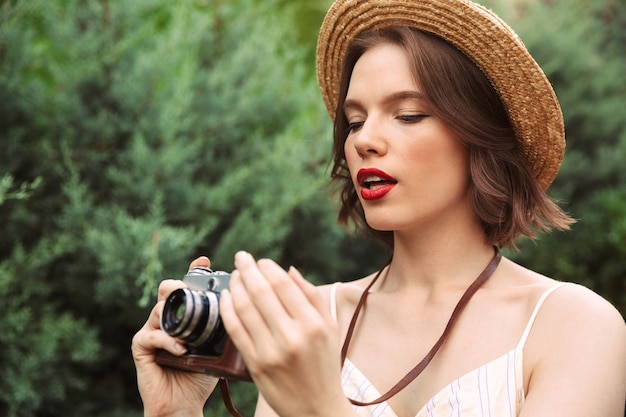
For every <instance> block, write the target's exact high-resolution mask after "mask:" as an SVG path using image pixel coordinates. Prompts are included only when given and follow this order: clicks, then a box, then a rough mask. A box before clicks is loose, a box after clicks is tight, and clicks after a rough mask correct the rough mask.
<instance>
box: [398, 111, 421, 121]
mask: <svg viewBox="0 0 626 417" xmlns="http://www.w3.org/2000/svg"><path fill="white" fill-rule="evenodd" d="M426 117H428V115H427V114H422V113H419V114H407V115H402V116H398V119H400V120H401V121H402V122H405V123H417V122H421V121H422V120H424V119H425V118H426Z"/></svg>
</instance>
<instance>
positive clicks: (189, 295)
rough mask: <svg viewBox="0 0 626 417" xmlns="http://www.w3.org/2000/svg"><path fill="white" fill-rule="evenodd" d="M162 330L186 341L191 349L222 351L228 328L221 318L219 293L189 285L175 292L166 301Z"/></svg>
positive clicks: (212, 352)
mask: <svg viewBox="0 0 626 417" xmlns="http://www.w3.org/2000/svg"><path fill="white" fill-rule="evenodd" d="M161 329H163V331H165V332H166V333H167V334H169V335H170V336H173V337H177V338H179V339H181V340H183V341H184V342H185V343H186V344H187V345H188V347H189V348H190V350H197V351H201V352H202V353H206V354H220V353H221V351H222V348H223V339H224V336H225V331H224V326H223V325H222V321H221V319H220V317H219V294H217V293H215V292H212V291H206V292H204V291H195V290H190V289H189V288H181V289H178V290H176V291H174V292H173V293H172V294H170V296H169V297H168V298H167V300H166V301H165V306H164V307H163V314H162V316H161ZM194 348H195V349H194Z"/></svg>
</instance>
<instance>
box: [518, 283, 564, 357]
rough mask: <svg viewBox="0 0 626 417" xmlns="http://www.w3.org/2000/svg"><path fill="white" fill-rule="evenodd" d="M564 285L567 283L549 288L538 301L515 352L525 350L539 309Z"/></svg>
mask: <svg viewBox="0 0 626 417" xmlns="http://www.w3.org/2000/svg"><path fill="white" fill-rule="evenodd" d="M564 285H567V283H566V282H561V283H559V284H556V285H554V286H552V287H550V288H548V289H547V290H546V291H545V292H544V293H543V294H542V295H541V297H539V300H538V301H537V305H536V306H535V310H533V314H531V315H530V319H529V320H528V324H526V328H525V329H524V333H523V334H522V338H521V339H520V341H519V343H518V345H517V348H515V350H521V349H524V345H525V344H526V339H528V335H529V334H530V330H531V329H532V328H533V324H535V319H536V318H537V314H538V313H539V309H541V306H542V305H543V303H544V301H546V298H548V296H549V295H550V294H552V293H553V292H554V291H555V290H556V289H558V288H561V287H563V286H564Z"/></svg>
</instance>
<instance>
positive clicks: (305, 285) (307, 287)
mask: <svg viewBox="0 0 626 417" xmlns="http://www.w3.org/2000/svg"><path fill="white" fill-rule="evenodd" d="M287 273H288V274H289V276H290V277H291V278H292V279H293V280H294V282H295V283H296V284H297V285H298V287H299V288H300V290H301V291H302V292H303V293H304V295H305V296H306V298H307V300H309V302H310V303H311V304H312V305H313V306H314V307H315V308H316V309H317V311H319V312H321V313H322V314H323V315H324V316H328V318H330V317H331V315H330V311H329V310H328V307H327V305H326V303H325V302H324V298H323V297H322V294H321V293H320V290H319V288H317V287H316V286H315V285H313V284H311V283H310V282H309V281H307V280H306V279H305V278H304V277H303V276H302V274H301V273H300V271H298V270H297V269H296V268H295V267H293V266H292V267H290V268H289V270H288V271H287ZM325 313H328V314H325Z"/></svg>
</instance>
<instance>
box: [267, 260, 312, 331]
mask: <svg viewBox="0 0 626 417" xmlns="http://www.w3.org/2000/svg"><path fill="white" fill-rule="evenodd" d="M258 264H259V269H260V270H261V272H262V273H263V275H264V276H265V277H267V281H268V282H269V283H270V285H271V286H272V288H273V290H274V291H275V293H276V295H277V296H278V298H279V300H280V302H281V303H282V305H283V308H284V309H285V310H286V313H287V314H288V315H289V316H290V317H292V318H293V319H296V320H303V321H312V320H317V318H318V317H319V311H321V310H320V309H319V307H318V305H316V304H313V303H312V302H311V299H315V296H316V295H318V294H317V289H315V287H314V286H313V285H311V284H309V283H308V282H306V280H305V279H304V278H302V276H301V275H300V274H299V273H298V272H297V271H295V269H294V268H291V269H293V270H294V272H292V273H289V272H285V271H284V270H283V269H282V268H281V267H280V266H279V265H278V264H276V263H275V262H273V261H270V260H261V261H259V263H258ZM291 274H293V276H292V275H291ZM310 298H311V299H310ZM322 310H323V309H322Z"/></svg>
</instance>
